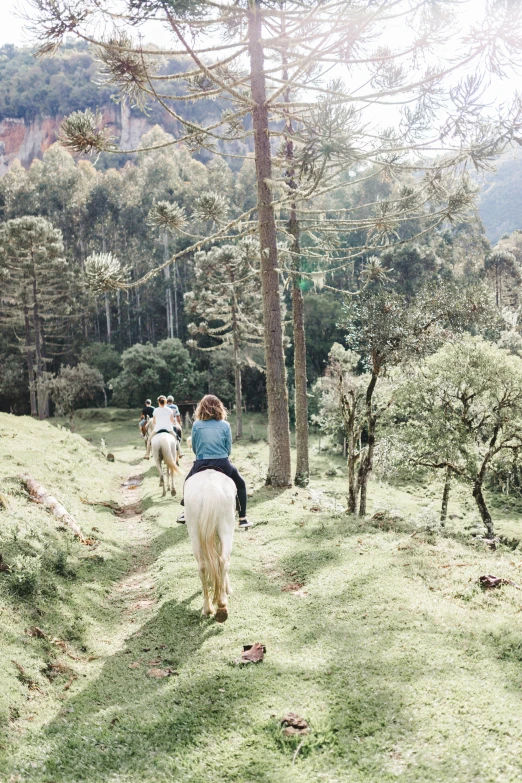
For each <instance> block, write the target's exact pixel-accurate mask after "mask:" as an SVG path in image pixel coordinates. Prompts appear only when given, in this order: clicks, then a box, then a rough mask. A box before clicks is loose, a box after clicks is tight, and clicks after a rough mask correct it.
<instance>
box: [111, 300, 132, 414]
mask: <svg viewBox="0 0 522 783" xmlns="http://www.w3.org/2000/svg"><path fill="white" fill-rule="evenodd" d="M130 309H131V306H130V291H129V289H128V288H127V338H128V340H129V345H128V347H129V348H130V347H131V345H132V330H131V316H130ZM105 407H107V405H105Z"/></svg>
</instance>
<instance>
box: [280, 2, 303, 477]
mask: <svg viewBox="0 0 522 783" xmlns="http://www.w3.org/2000/svg"><path fill="white" fill-rule="evenodd" d="M281 6H282V7H283V4H281ZM281 33H282V35H283V37H284V36H285V34H286V20H285V18H284V17H282V27H281ZM283 61H284V63H285V70H284V72H283V79H284V80H287V79H288V72H287V70H286V61H287V60H286V52H284V53H283ZM290 97H291V96H290V90H287V91H286V93H285V100H286V103H287V104H289V103H290ZM293 135H294V127H293V124H292V117H291V116H290V113H289V110H287V109H286V110H285V158H286V161H287V170H286V174H285V180H286V184H287V186H288V188H289V189H290V190H291V191H295V190H296V189H297V183H296V181H295V165H294V140H293ZM288 232H289V234H290V236H291V237H292V243H291V247H290V251H291V253H292V256H291V257H292V267H293V269H294V270H295V271H294V274H293V275H292V326H293V337H294V383H295V445H296V452H297V453H296V468H295V483H296V484H297V486H299V487H306V486H307V485H308V482H309V480H310V464H309V446H308V394H307V389H308V382H307V377H306V334H305V318H304V300H303V292H302V289H301V285H302V278H301V277H300V274H299V272H300V271H301V256H300V251H301V247H300V241H299V240H300V229H299V221H298V218H297V205H296V203H295V201H292V203H291V204H290V215H289V219H288Z"/></svg>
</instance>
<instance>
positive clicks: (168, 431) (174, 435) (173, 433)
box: [153, 430, 178, 438]
mask: <svg viewBox="0 0 522 783" xmlns="http://www.w3.org/2000/svg"><path fill="white" fill-rule="evenodd" d="M161 432H166V433H167V435H172V436H173V437H174V438H177V437H178V436H177V435H176V433H175V432H171V431H170V430H157V431H156V432H155V433H153V434H154V435H159V434H160V433H161Z"/></svg>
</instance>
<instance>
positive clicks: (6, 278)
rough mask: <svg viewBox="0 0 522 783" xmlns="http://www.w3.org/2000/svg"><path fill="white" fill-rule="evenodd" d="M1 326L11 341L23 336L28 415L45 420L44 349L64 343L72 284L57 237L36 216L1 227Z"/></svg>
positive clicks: (46, 402)
mask: <svg viewBox="0 0 522 783" xmlns="http://www.w3.org/2000/svg"><path fill="white" fill-rule="evenodd" d="M0 270H1V271H2V273H3V274H2V292H1V294H0V302H1V304H2V315H1V319H2V323H3V324H4V325H5V326H7V327H10V329H11V333H12V336H13V339H16V340H20V343H21V342H22V341H21V338H18V335H19V334H23V335H24V344H23V347H22V345H20V347H21V348H22V350H23V351H24V352H25V355H26V360H27V371H28V378H29V394H30V401H31V415H32V416H37V415H38V416H39V418H40V419H43V418H45V417H46V416H48V415H49V405H48V399H47V394H46V392H45V387H44V385H42V381H43V379H44V377H45V373H46V370H47V369H48V368H47V347H48V346H49V344H51V345H52V347H53V348H56V344H57V343H58V345H60V343H63V339H64V335H65V331H66V328H67V318H66V316H67V313H68V310H69V308H70V303H71V293H72V286H71V284H72V280H71V276H70V273H69V271H68V268H67V263H66V261H65V258H64V247H63V242H62V234H61V231H59V230H58V229H56V228H53V226H52V225H51V224H50V223H49V221H47V220H45V219H44V218H41V217H23V218H15V219H13V220H8V221H7V222H6V223H3V224H2V225H0Z"/></svg>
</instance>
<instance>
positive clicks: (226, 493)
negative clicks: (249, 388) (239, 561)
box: [178, 394, 251, 623]
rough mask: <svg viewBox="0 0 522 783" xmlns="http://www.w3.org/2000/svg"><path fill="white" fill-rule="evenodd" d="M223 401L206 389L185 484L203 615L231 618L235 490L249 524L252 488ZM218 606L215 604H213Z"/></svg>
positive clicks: (244, 523) (198, 411)
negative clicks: (236, 455) (234, 454)
mask: <svg viewBox="0 0 522 783" xmlns="http://www.w3.org/2000/svg"><path fill="white" fill-rule="evenodd" d="M226 416H227V412H226V410H225V407H224V405H223V403H222V402H221V400H220V399H219V398H218V397H215V396H214V395H213V394H207V395H206V396H205V397H203V399H202V400H201V402H200V403H199V405H198V407H197V408H196V412H195V419H196V420H195V422H194V424H193V426H192V449H193V450H194V452H195V454H196V460H195V462H194V465H193V466H192V468H191V470H190V472H189V474H188V476H187V479H186V481H185V489H184V495H185V497H184V505H185V512H184V514H182V516H181V517H180V518H179V519H178V522H186V524H187V528H188V533H189V537H190V543H191V545H192V551H193V553H194V557H195V558H196V560H197V562H198V567H199V576H200V578H201V584H202V586H203V614H204V615H210V614H213V613H214V611H215V617H216V620H217V621H218V622H220V623H222V622H224V621H225V620H226V619H227V617H228V608H227V603H228V595H229V593H230V580H229V575H228V571H229V565H230V554H231V552H232V540H233V537H234V527H235V504H236V493H237V495H238V500H239V507H240V508H239V526H240V527H244V528H246V527H250V526H251V523H250V522H249V521H248V519H247V518H246V502H247V491H246V485H245V481H244V479H243V477H242V476H241V474H240V473H239V471H238V470H237V468H236V467H235V466H234V465H233V464H232V463H231V462H230V460H229V455H230V451H231V448H232V433H231V431H230V425H229V424H228V422H227V421H226ZM214 607H216V608H215V609H214Z"/></svg>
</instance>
